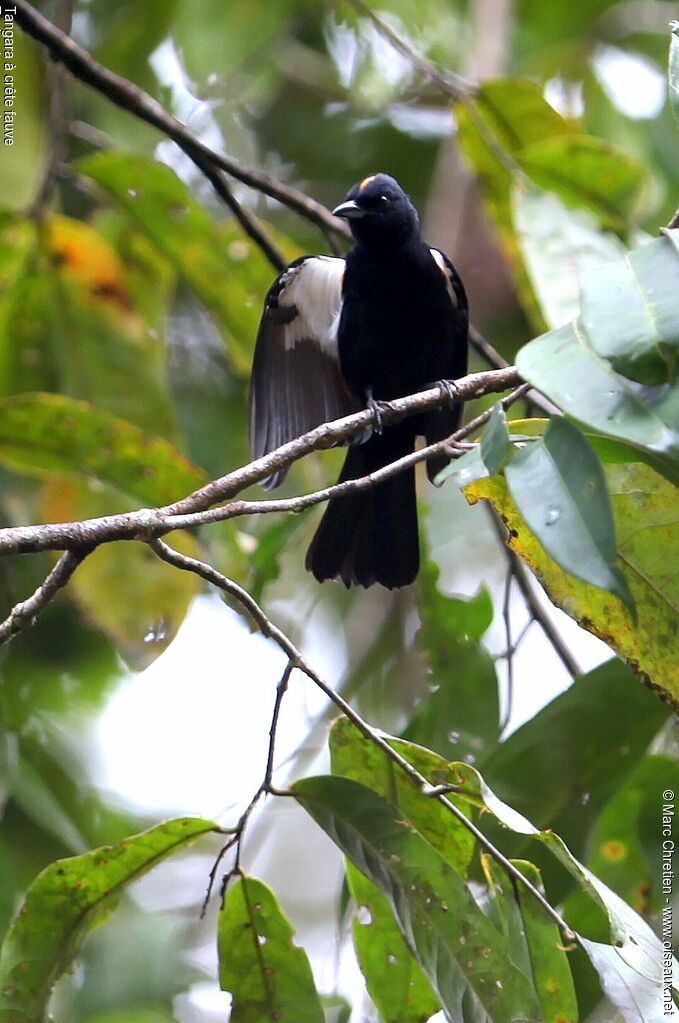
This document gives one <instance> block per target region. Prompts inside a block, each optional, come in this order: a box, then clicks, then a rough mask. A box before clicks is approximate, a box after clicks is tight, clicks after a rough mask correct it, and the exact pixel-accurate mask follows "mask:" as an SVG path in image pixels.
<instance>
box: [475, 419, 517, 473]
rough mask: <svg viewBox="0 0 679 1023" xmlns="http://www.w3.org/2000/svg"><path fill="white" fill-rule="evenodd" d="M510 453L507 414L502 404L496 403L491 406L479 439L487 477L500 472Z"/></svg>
mask: <svg viewBox="0 0 679 1023" xmlns="http://www.w3.org/2000/svg"><path fill="white" fill-rule="evenodd" d="M510 453H511V446H510V443H509V430H508V428H507V414H506V412H505V410H504V409H503V407H502V403H501V402H499V401H498V402H496V403H495V405H493V410H492V412H491V414H490V419H489V420H488V423H487V425H486V428H485V430H484V431H483V437H482V439H481V458H482V459H483V464H484V465H485V467H486V469H487V470H488V475H489V476H495V474H496V473H498V472H500V470H501V469H502V468H503V467H504V465H505V463H506V462H507V460H508V459H509V455H510Z"/></svg>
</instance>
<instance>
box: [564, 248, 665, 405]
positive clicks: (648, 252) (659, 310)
mask: <svg viewBox="0 0 679 1023" xmlns="http://www.w3.org/2000/svg"><path fill="white" fill-rule="evenodd" d="M678 246H679V231H667V232H666V236H665V237H663V238H657V239H655V241H652V242H649V243H648V244H646V245H641V246H639V247H638V248H636V249H633V250H632V251H631V252H629V253H628V254H627V255H626V256H624V257H623V258H622V259H619V260H615V261H614V262H610V263H608V265H607V266H605V267H602V268H600V269H599V270H593V271H592V272H590V273H589V274H588V275H586V276H585V277H583V280H582V330H583V331H584V333H585V335H586V336H587V338H588V340H589V343H590V344H591V346H592V348H593V349H594V351H595V352H596V353H597V354H598V355H600V356H602V358H604V359H607V360H608V361H609V362H610V363H611V365H612V366H613V368H614V369H615V370H617V371H618V372H619V373H622V375H623V376H626V377H629V378H631V379H633V380H638V381H640V382H641V383H644V384H648V385H654V384H662V383H664V382H666V381H667V380H673V379H674V376H675V369H676V363H677V354H678V350H679V302H678V301H677V289H676V284H677V277H678V276H679V251H677V247H678Z"/></svg>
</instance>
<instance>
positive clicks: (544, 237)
mask: <svg viewBox="0 0 679 1023" xmlns="http://www.w3.org/2000/svg"><path fill="white" fill-rule="evenodd" d="M512 210H513V218H514V227H515V230H516V234H517V237H518V241H519V243H520V245H521V251H522V253H523V258H524V260H525V263H526V268H527V270H528V273H529V275H530V279H531V283H532V285H533V288H534V290H535V294H536V297H537V299H538V301H539V303H540V308H541V309H542V313H543V315H544V318H545V321H546V322H547V324H548V326H549V327H550V328H551V329H552V330H554V329H556V328H557V327H562V326H563V325H564V324H565V323H568V322H569V321H570V320H574V319H575V318H576V317H577V316H579V315H580V285H581V282H582V281H586V280H587V278H588V276H589V274H590V273H592V271H593V270H595V269H597V268H598V267H600V266H602V265H603V264H605V263H609V262H610V261H611V260H615V259H619V258H620V257H621V256H622V255H623V254H624V252H625V247H624V245H623V243H622V242H621V241H620V239H619V238H618V236H617V235H615V234H613V233H612V232H610V231H603V230H602V229H601V228H600V227H599V225H598V223H597V220H596V218H595V217H594V215H593V214H592V213H591V212H590V211H588V210H580V209H578V210H572V209H568V207H567V206H566V205H565V204H564V203H563V202H562V201H561V200H560V199H559V198H558V197H557V196H556V195H554V194H552V193H550V192H542V191H538V190H537V189H535V188H527V187H526V185H525V183H523V182H518V183H517V184H516V186H515V188H514V190H513V193H512Z"/></svg>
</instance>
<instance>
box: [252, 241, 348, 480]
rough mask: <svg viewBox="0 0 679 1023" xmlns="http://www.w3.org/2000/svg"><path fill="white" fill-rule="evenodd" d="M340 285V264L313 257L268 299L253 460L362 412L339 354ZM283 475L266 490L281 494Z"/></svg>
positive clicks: (256, 374) (257, 364)
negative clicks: (313, 430)
mask: <svg viewBox="0 0 679 1023" xmlns="http://www.w3.org/2000/svg"><path fill="white" fill-rule="evenodd" d="M343 277H344V260H343V259H333V258H331V257H329V256H309V257H307V258H306V259H302V260H300V261H299V262H296V263H293V264H292V265H291V266H289V267H288V269H287V270H285V271H284V272H283V273H282V274H281V276H280V277H279V278H278V280H277V281H276V282H275V283H274V285H273V287H272V288H271V291H270V292H269V295H268V296H267V301H266V306H265V308H264V315H263V316H262V322H261V323H260V326H259V334H258V335H257V344H256V346H255V357H254V361H253V366H252V376H251V379H250V397H249V405H250V448H251V451H252V455H253V457H254V458H259V457H260V456H261V455H265V454H267V453H268V452H269V451H273V450H274V448H277V447H280V445H281V444H285V443H286V442H287V441H289V440H292V439H293V438H294V437H299V436H300V434H302V433H306V432H307V430H312V429H313V428H314V427H315V426H318V425H319V424H320V423H325V422H328V421H330V420H332V419H339V418H340V417H341V416H346V415H349V413H350V412H356V411H358V409H359V408H360V407H361V404H360V402H359V400H358V399H357V397H356V395H354V394H352V392H351V391H350V389H349V387H348V386H347V384H346V382H345V381H344V378H343V377H342V372H341V368H340V362H339V352H338V348H337V330H338V327H339V319H340V314H341V311H342V280H343ZM286 471H287V470H285V469H283V470H280V471H279V472H276V473H274V474H273V475H272V476H270V477H269V479H268V480H267V481H265V483H264V486H266V487H269V488H270V487H275V486H278V484H279V483H281V482H282V480H283V479H284V478H285V473H286Z"/></svg>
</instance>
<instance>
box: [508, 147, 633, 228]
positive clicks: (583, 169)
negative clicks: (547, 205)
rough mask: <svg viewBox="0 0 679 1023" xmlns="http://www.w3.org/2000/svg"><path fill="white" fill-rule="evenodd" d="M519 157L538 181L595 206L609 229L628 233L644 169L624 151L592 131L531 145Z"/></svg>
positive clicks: (577, 201)
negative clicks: (588, 133) (590, 133)
mask: <svg viewBox="0 0 679 1023" xmlns="http://www.w3.org/2000/svg"><path fill="white" fill-rule="evenodd" d="M517 160H518V162H519V164H520V165H521V168H522V170H523V171H525V173H526V174H527V175H528V177H529V178H530V179H531V180H532V181H533V182H534V183H535V184H536V185H539V186H540V187H541V188H546V189H548V190H549V191H551V192H555V193H556V194H557V195H558V196H560V197H561V198H562V199H563V200H564V202H566V203H568V204H569V205H570V206H576V207H581V208H582V207H584V208H585V209H590V210H592V211H593V212H594V213H595V215H596V216H597V219H598V220H599V221H600V223H601V224H602V226H603V227H607V228H610V229H612V230H614V231H618V232H620V233H625V232H626V231H627V227H628V224H629V221H630V219H631V217H632V214H633V212H634V208H635V206H636V203H637V200H638V198H639V193H640V190H641V186H642V184H643V181H644V169H643V167H642V166H641V164H639V163H638V162H637V161H636V160H635V159H633V158H632V157H631V156H629V155H628V154H627V153H625V152H624V151H623V150H622V149H619V148H618V147H617V146H613V145H612V144H611V143H610V142H606V141H605V140H604V139H600V138H596V137H595V136H592V135H565V134H561V135H556V136H554V137H553V138H549V139H542V140H540V141H539V142H536V143H533V144H532V145H530V146H526V147H525V148H523V149H522V150H521V152H520V153H518V154H517Z"/></svg>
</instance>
